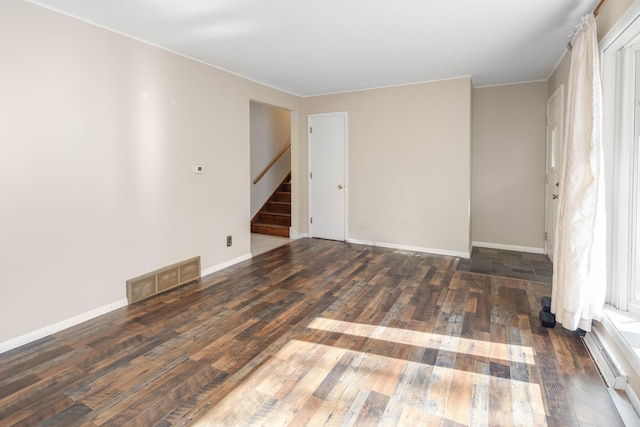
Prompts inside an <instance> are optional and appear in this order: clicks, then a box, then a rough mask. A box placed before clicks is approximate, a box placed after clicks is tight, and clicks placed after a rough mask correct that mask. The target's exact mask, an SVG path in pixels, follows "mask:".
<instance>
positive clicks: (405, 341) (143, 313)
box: [0, 239, 623, 427]
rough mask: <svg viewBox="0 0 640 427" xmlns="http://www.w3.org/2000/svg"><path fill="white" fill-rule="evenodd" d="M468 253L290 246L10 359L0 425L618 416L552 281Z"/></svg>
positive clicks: (4, 364) (449, 422) (533, 420)
mask: <svg viewBox="0 0 640 427" xmlns="http://www.w3.org/2000/svg"><path fill="white" fill-rule="evenodd" d="M459 261H460V260H459V259H458V258H455V257H444V256H435V255H429V254H423V253H415V252H406V251H400V250H392V249H384V248H376V247H369V246H362V245H352V244H347V243H342V242H333V241H325V240H317V239H301V240H297V241H294V242H291V243H289V244H286V245H284V246H282V247H280V248H277V249H275V250H273V251H271V252H267V253H264V254H262V255H259V256H257V257H254V258H253V259H252V260H250V261H245V262H243V263H241V264H237V265H235V266H233V267H231V268H228V269H225V270H223V271H221V272H218V273H216V274H213V275H210V276H206V277H204V278H203V279H202V280H201V281H199V282H197V283H194V284H190V285H187V286H185V287H182V288H180V289H178V290H175V291H172V292H170V293H168V294H165V295H161V296H157V297H153V298H151V299H148V300H145V301H143V302H140V303H137V304H134V305H131V306H129V307H126V308H123V309H120V310H117V311H114V312H112V313H109V314H107V315H104V316H102V317H100V318H97V319H94V320H91V321H88V322H85V323H83V324H81V325H78V326H75V327H73V328H70V329H67V330H65V331H62V332H60V333H57V334H55V335H52V336H48V337H46V338H43V339H41V340H39V341H37V342H34V343H31V344H29V345H26V346H23V347H21V348H18V349H15V350H12V351H10V352H7V353H4V354H2V355H0V425H2V426H8V425H24V426H31V425H47V426H85V427H88V426H102V425H104V426H124V425H133V426H151V425H158V426H169V425H197V426H220V425H222V426H235V425H265V426H280V425H292V426H298V425H358V426H360V425H384V426H395V425H407V426H416V425H437V426H462V425H477V426H486V425H493V426H512V425H536V426H538V425H550V426H603V425H607V426H616V425H623V423H622V421H621V419H620V417H619V415H618V413H617V412H616V410H615V407H614V405H613V403H612V401H611V398H610V397H609V394H608V393H607V391H606V388H605V386H604V384H603V382H602V380H601V378H600V376H599V374H598V372H597V370H596V368H595V366H594V364H593V362H592V361H591V359H590V358H589V355H588V353H587V351H586V349H585V347H584V345H583V343H582V341H581V338H580V336H579V335H578V334H576V333H572V332H569V331H566V330H564V329H562V328H560V327H556V328H554V329H546V328H543V327H541V326H540V324H539V321H538V318H537V316H538V311H539V309H540V298H541V297H542V296H543V295H549V294H550V286H549V285H548V284H544V283H537V282H531V281H525V280H520V279H512V278H501V277H494V276H488V275H483V274H476V273H471V272H464V271H457V264H458V263H459ZM123 286H124V285H123Z"/></svg>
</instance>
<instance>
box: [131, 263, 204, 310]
mask: <svg viewBox="0 0 640 427" xmlns="http://www.w3.org/2000/svg"><path fill="white" fill-rule="evenodd" d="M199 278H200V257H199V256H198V257H195V258H190V259H187V260H185V261H182V262H178V263H176V264H172V265H168V266H166V267H163V268H160V269H158V270H155V271H152V272H150V273H147V274H143V275H142V276H138V277H134V278H133V279H129V280H127V300H128V301H129V304H132V303H134V302H138V301H141V300H143V299H145V298H149V297H150V296H153V295H157V294H160V293H162V292H166V291H168V290H170V289H173V288H176V287H178V286H182V285H184V284H187V283H189V282H193V281H194V280H197V279H199Z"/></svg>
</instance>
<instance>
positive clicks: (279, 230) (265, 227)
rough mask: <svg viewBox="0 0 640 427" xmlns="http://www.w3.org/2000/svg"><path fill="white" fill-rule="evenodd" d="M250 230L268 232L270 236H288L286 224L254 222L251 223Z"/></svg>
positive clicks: (261, 232) (260, 232)
mask: <svg viewBox="0 0 640 427" xmlns="http://www.w3.org/2000/svg"><path fill="white" fill-rule="evenodd" d="M251 232H252V233H259V234H268V235H271V236H280V237H289V227H288V226H286V225H273V224H263V223H255V224H251Z"/></svg>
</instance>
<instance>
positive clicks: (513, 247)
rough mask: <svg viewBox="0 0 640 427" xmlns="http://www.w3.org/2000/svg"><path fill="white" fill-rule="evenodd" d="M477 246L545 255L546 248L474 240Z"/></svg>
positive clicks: (473, 243) (474, 244)
mask: <svg viewBox="0 0 640 427" xmlns="http://www.w3.org/2000/svg"><path fill="white" fill-rule="evenodd" d="M471 244H472V245H473V246H474V247H476V248H488V249H499V250H502V251H515V252H528V253H530V254H542V255H544V248H534V247H531V246H516V245H503V244H502V243H487V242H472V243H471Z"/></svg>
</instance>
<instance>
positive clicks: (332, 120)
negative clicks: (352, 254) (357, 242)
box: [308, 113, 347, 240]
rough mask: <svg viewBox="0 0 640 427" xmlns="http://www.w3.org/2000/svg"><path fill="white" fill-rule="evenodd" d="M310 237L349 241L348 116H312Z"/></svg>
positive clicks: (310, 138) (310, 133)
mask: <svg viewBox="0 0 640 427" xmlns="http://www.w3.org/2000/svg"><path fill="white" fill-rule="evenodd" d="M308 140H309V235H310V236H311V237H319V238H322V239H331V240H345V238H346V191H347V188H346V182H345V181H346V172H345V169H346V143H347V113H328V114H310V115H309V139H308Z"/></svg>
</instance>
